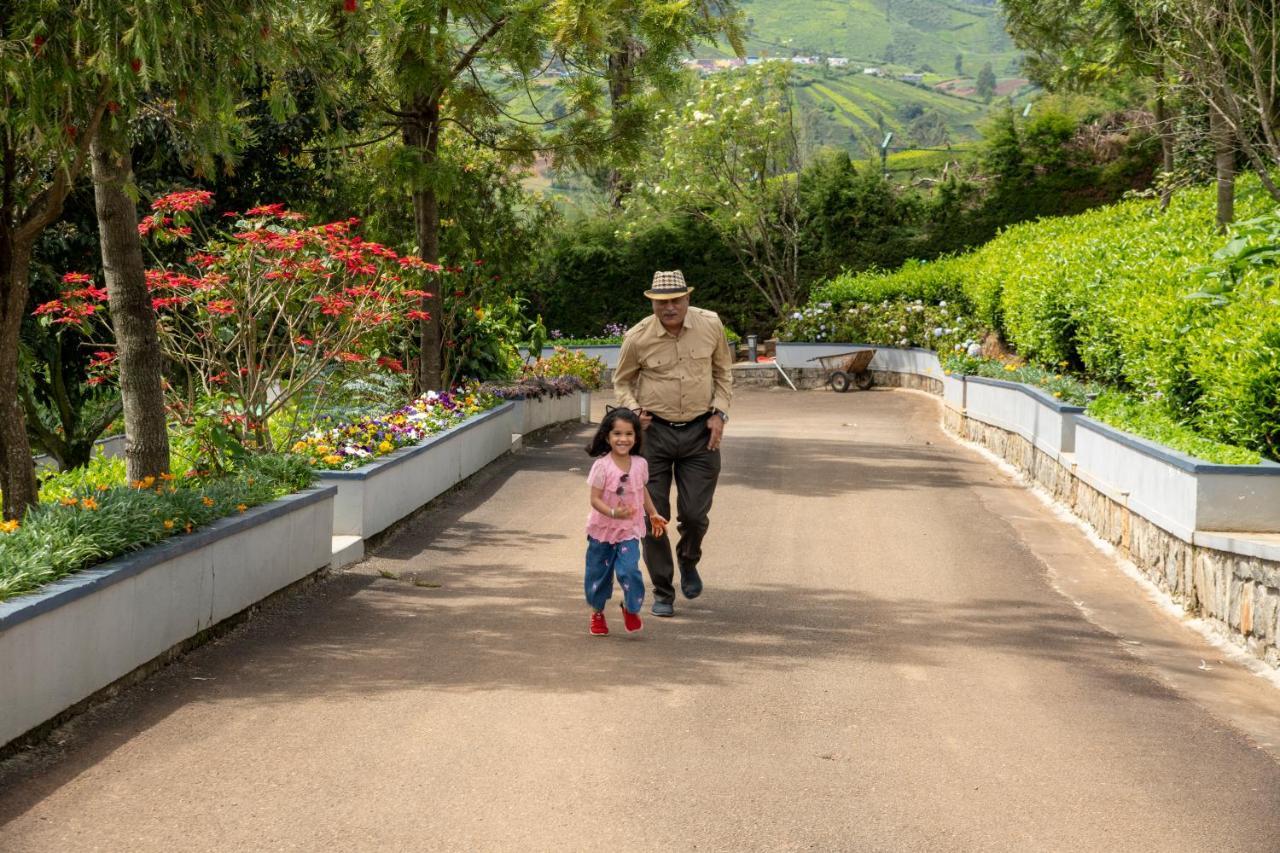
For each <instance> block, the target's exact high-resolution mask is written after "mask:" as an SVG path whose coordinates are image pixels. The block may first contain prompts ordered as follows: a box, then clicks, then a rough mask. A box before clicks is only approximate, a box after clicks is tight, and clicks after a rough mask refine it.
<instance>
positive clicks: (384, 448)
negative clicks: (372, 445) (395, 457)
mask: <svg viewBox="0 0 1280 853" xmlns="http://www.w3.org/2000/svg"><path fill="white" fill-rule="evenodd" d="M395 449H396V446H395V445H394V444H392V443H391V442H389V441H384V442H382V444H379V445H378V450H379V452H381V453H390V452H391V451H393V450H395Z"/></svg>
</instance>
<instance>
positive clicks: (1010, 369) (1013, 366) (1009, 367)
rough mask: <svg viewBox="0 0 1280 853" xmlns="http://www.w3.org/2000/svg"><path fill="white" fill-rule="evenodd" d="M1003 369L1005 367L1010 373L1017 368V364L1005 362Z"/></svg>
mask: <svg viewBox="0 0 1280 853" xmlns="http://www.w3.org/2000/svg"><path fill="white" fill-rule="evenodd" d="M1004 369H1005V370H1008V371H1009V372H1010V373H1012V372H1013V371H1015V370H1017V369H1018V367H1017V365H1014V364H1006V365H1005V366H1004Z"/></svg>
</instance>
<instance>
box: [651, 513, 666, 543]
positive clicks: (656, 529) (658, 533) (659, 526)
mask: <svg viewBox="0 0 1280 853" xmlns="http://www.w3.org/2000/svg"><path fill="white" fill-rule="evenodd" d="M649 526H650V527H651V528H653V538H654V539H661V538H662V534H664V533H666V532H667V520H666V519H665V518H663V517H662V516H660V515H658V514H657V513H656V512H655V513H654V514H653V515H651V516H649Z"/></svg>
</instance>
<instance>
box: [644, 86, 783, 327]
mask: <svg viewBox="0 0 1280 853" xmlns="http://www.w3.org/2000/svg"><path fill="white" fill-rule="evenodd" d="M789 73H790V72H789V69H788V68H787V66H786V65H785V64H784V63H780V62H769V63H765V64H762V65H759V66H756V67H755V68H749V69H745V70H743V71H738V72H734V73H731V74H716V75H713V76H712V77H709V78H707V79H706V80H705V81H703V82H702V84H701V86H700V88H699V91H698V92H697V93H696V94H695V95H694V96H693V97H692V98H690V99H689V100H688V101H687V102H686V103H685V104H684V105H683V106H680V107H676V108H674V109H672V110H670V111H665V112H664V113H663V114H662V120H663V121H662V127H660V128H659V133H658V139H657V141H656V143H655V145H654V147H653V150H652V151H651V152H650V153H649V155H648V156H647V157H646V158H645V159H644V160H642V161H640V162H638V163H636V164H635V165H634V166H633V168H634V169H635V171H634V173H633V174H634V175H635V177H636V179H637V183H636V187H635V191H634V193H633V194H632V196H631V197H630V198H628V199H627V205H626V208H627V211H628V213H630V214H632V215H633V216H637V217H639V218H640V219H641V220H643V219H662V218H663V217H666V216H669V215H672V214H680V215H687V216H691V217H694V218H697V219H699V220H702V221H704V222H706V223H708V224H710V225H711V226H712V227H713V228H714V229H715V230H716V232H717V233H719V234H720V235H721V237H722V238H723V239H724V240H725V242H726V243H727V244H728V245H729V246H730V247H731V248H732V249H733V252H734V254H735V255H736V257H737V259H738V265H739V267H740V269H741V272H742V275H743V277H744V278H745V279H746V280H747V281H748V282H750V283H751V284H752V285H753V286H754V287H755V288H756V289H757V290H758V291H759V292H760V293H761V294H762V295H763V296H764V298H765V299H766V300H767V301H768V303H769V307H770V308H772V309H773V311H774V313H775V315H776V316H777V317H778V318H779V319H780V318H781V317H782V316H783V313H784V312H785V310H786V308H787V307H788V306H791V305H796V304H798V303H799V299H800V295H801V294H800V275H799V262H800V258H799V253H800V237H801V231H800V225H801V223H800V205H799V200H798V197H797V191H796V173H797V172H799V170H800V162H799V160H800V157H799V148H798V145H797V140H796V134H795V127H794V122H793V116H792V112H791V97H790V93H789V88H788V87H789Z"/></svg>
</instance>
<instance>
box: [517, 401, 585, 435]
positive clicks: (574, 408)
mask: <svg viewBox="0 0 1280 853" xmlns="http://www.w3.org/2000/svg"><path fill="white" fill-rule="evenodd" d="M583 398H586V399H585V401H584V399H583ZM590 400H591V393H590V392H589V391H579V392H577V393H576V394H569V395H568V396H565V397H550V396H548V397H541V398H538V399H536V400H512V401H511V404H512V409H511V432H512V433H514V434H516V435H528V434H529V433H531V432H536V431H537V430H540V429H543V428H545V427H549V426H551V425H552V424H558V423H564V422H566V421H576V420H578V419H579V418H580V417H581V416H582V412H583V411H584V408H583V407H584V406H586V407H587V408H586V411H590V405H591V403H590Z"/></svg>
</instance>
